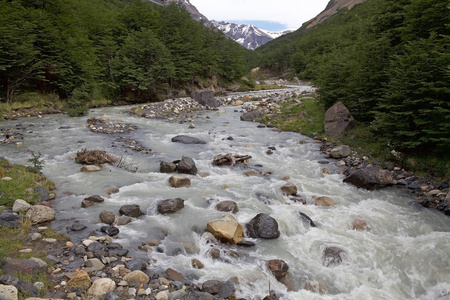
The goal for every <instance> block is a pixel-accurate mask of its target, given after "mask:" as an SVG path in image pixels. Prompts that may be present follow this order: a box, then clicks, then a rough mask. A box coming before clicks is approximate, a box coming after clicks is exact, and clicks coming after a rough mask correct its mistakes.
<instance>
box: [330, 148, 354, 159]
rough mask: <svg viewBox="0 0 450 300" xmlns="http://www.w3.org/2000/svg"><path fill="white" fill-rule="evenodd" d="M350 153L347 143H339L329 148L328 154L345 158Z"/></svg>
mask: <svg viewBox="0 0 450 300" xmlns="http://www.w3.org/2000/svg"><path fill="white" fill-rule="evenodd" d="M351 153H352V150H351V148H350V147H349V146H347V145H341V146H338V147H336V148H333V149H331V152H330V156H331V157H333V158H345V157H347V156H349V155H350V154H351Z"/></svg>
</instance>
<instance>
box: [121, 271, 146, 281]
mask: <svg viewBox="0 0 450 300" xmlns="http://www.w3.org/2000/svg"><path fill="white" fill-rule="evenodd" d="M123 280H125V281H128V282H130V283H148V282H149V281H150V278H149V277H148V276H147V275H146V274H145V273H144V272H142V271H141V270H136V271H133V272H130V273H128V274H127V275H125V276H124V277H123Z"/></svg>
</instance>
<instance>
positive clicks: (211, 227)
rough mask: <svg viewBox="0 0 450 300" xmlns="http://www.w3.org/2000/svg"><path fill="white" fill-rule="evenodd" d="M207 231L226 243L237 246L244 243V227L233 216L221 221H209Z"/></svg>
mask: <svg viewBox="0 0 450 300" xmlns="http://www.w3.org/2000/svg"><path fill="white" fill-rule="evenodd" d="M207 229H208V231H209V232H211V233H212V234H213V235H214V236H215V237H216V238H217V239H219V240H221V241H223V242H225V243H229V244H237V243H239V242H240V241H242V235H243V229H242V225H241V224H239V223H238V221H237V220H236V219H235V218H234V217H233V216H231V215H225V216H223V217H222V218H220V219H216V220H211V221H209V222H208V224H207Z"/></svg>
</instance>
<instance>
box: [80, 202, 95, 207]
mask: <svg viewBox="0 0 450 300" xmlns="http://www.w3.org/2000/svg"><path fill="white" fill-rule="evenodd" d="M94 205H95V202H92V201H89V200H82V201H81V207H82V208H88V207H92V206H94Z"/></svg>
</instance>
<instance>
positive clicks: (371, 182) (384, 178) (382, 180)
mask: <svg viewBox="0 0 450 300" xmlns="http://www.w3.org/2000/svg"><path fill="white" fill-rule="evenodd" d="M344 182H347V183H350V184H352V185H354V186H356V187H358V188H364V189H367V190H375V189H381V188H383V187H386V186H390V185H392V184H394V179H393V178H392V174H391V172H389V171H388V170H383V169H380V168H377V167H368V168H364V169H359V170H356V171H354V172H352V173H350V175H348V176H347V177H346V178H345V179H344Z"/></svg>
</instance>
